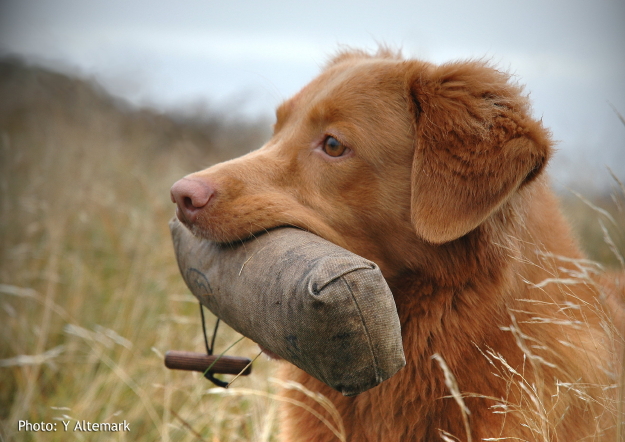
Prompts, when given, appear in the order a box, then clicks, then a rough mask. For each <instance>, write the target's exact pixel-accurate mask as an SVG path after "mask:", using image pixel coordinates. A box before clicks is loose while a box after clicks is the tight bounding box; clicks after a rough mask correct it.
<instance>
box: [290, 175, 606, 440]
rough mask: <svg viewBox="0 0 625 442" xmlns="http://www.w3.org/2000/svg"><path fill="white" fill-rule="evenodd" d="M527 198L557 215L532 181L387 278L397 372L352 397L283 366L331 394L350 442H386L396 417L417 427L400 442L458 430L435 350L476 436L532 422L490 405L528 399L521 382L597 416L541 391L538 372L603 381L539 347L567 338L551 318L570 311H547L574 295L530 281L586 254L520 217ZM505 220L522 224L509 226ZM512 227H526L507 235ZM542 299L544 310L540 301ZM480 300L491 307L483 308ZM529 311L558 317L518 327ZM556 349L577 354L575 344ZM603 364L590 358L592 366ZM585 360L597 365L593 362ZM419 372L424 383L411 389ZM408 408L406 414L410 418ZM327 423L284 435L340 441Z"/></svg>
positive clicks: (594, 323)
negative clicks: (478, 222)
mask: <svg viewBox="0 0 625 442" xmlns="http://www.w3.org/2000/svg"><path fill="white" fill-rule="evenodd" d="M543 179H544V178H541V179H540V180H537V182H538V181H542V180H543ZM526 198H532V199H534V200H536V199H539V200H542V201H543V202H544V203H545V204H542V205H541V207H543V208H544V207H551V210H552V211H553V212H554V213H553V214H551V215H553V216H555V217H560V216H561V215H560V214H559V210H558V208H557V203H556V201H555V197H554V196H553V195H552V194H551V192H550V191H549V190H548V187H547V186H546V185H545V183H544V182H543V183H532V184H531V185H528V186H526V188H524V189H521V191H520V192H519V193H518V194H517V195H515V196H514V197H513V198H512V199H511V200H510V201H509V202H508V203H506V205H505V206H504V207H503V208H502V210H500V211H499V212H498V213H497V214H495V215H494V216H493V217H492V218H491V219H490V220H488V221H487V222H486V223H485V224H484V225H482V226H480V227H479V228H478V229H476V230H475V231H473V232H471V233H469V234H468V235H466V236H465V237H463V238H460V239H458V240H457V241H454V242H453V243H449V244H445V245H440V246H432V245H426V246H425V247H428V248H431V249H430V250H428V252H429V254H428V255H426V256H429V257H430V258H431V257H434V258H432V259H430V260H429V261H428V267H427V270H426V269H425V268H424V267H417V266H415V267H414V268H409V267H406V268H404V270H402V271H400V272H397V273H396V275H395V276H393V277H391V278H389V281H388V282H389V286H390V287H391V290H392V291H393V293H394V296H395V300H396V304H397V309H398V314H399V317H400V321H401V324H402V336H403V341H404V349H405V352H406V360H407V361H409V364H408V365H407V366H406V367H405V368H404V369H402V370H401V371H400V372H399V373H398V374H397V375H395V376H394V377H392V378H391V379H389V380H387V381H385V382H384V383H383V384H381V385H380V386H378V387H376V388H375V389H373V390H370V391H368V392H366V393H364V394H362V395H360V396H358V397H356V398H344V397H341V396H340V394H338V393H336V392H335V391H333V390H331V389H329V388H328V387H327V386H325V385H323V384H321V383H319V382H318V381H316V380H315V379H313V378H310V377H309V376H308V375H306V374H305V373H303V372H301V371H299V370H298V369H295V368H290V369H289V368H286V367H285V369H286V370H287V371H289V374H288V376H289V377H290V378H291V379H296V380H297V381H298V382H301V383H302V384H303V385H305V386H308V387H309V388H310V389H311V390H313V391H320V392H321V393H322V394H324V395H326V396H328V397H329V398H331V399H332V401H333V403H334V404H335V405H336V406H337V408H338V410H339V412H340V414H341V416H342V419H343V421H344V423H345V426H346V430H347V434H351V435H352V437H351V439H350V440H352V441H360V440H372V441H373V440H385V441H389V442H392V441H390V439H388V437H387V435H388V434H397V431H394V432H393V431H390V428H392V427H393V421H394V420H395V419H399V420H401V421H402V422H404V423H405V422H406V421H410V422H412V423H413V425H412V426H410V427H407V428H405V434H404V435H402V438H401V439H397V442H399V440H421V441H426V440H427V441H429V440H439V439H440V433H439V430H438V429H439V428H447V429H451V430H453V431H452V432H453V434H455V435H456V436H458V437H461V438H462V437H464V435H465V428H464V424H463V416H462V412H461V409H460V407H459V406H458V404H457V403H456V402H455V400H454V399H452V398H451V397H450V391H449V388H448V386H447V385H446V384H445V376H444V374H443V371H442V369H441V367H440V366H439V364H438V362H437V361H435V360H433V358H432V357H433V356H434V355H435V354H439V355H440V356H441V357H442V358H443V359H444V361H445V362H446V364H447V366H448V367H449V370H450V371H451V373H453V375H454V376H455V378H456V381H457V384H458V389H459V391H461V392H462V393H466V394H468V396H467V397H465V398H464V402H465V403H466V405H467V406H468V407H469V409H470V410H471V413H472V414H471V415H470V416H468V420H469V421H470V424H471V432H472V436H473V440H481V438H482V437H493V435H492V434H491V433H486V429H492V428H494V427H495V428H496V427H501V429H502V430H501V435H502V437H503V436H505V435H506V434H510V432H509V429H514V434H519V431H523V430H519V428H522V426H523V425H524V424H526V423H527V422H526V421H525V420H524V419H525V418H526V416H523V415H522V414H521V413H517V414H515V413H510V414H507V413H503V414H497V413H494V411H497V410H496V409H493V408H492V407H493V406H497V404H498V403H502V402H504V401H505V400H508V401H509V402H510V403H511V404H515V403H519V402H522V401H524V400H527V398H525V399H524V398H523V397H524V395H525V394H526V393H524V392H523V391H521V390H522V389H519V383H523V385H525V386H526V387H528V388H537V389H538V390H540V389H541V388H542V390H540V391H538V390H537V392H536V395H537V397H538V400H541V401H544V402H543V403H544V404H546V405H549V404H550V406H552V407H553V408H552V410H551V412H554V413H555V412H560V413H561V414H562V415H564V414H565V413H564V410H568V412H567V413H566V419H567V420H569V419H572V420H575V419H580V420H581V421H584V420H587V419H590V416H592V415H593V414H592V411H591V412H590V413H589V410H590V409H592V408H593V406H594V405H592V404H591V405H589V404H587V403H585V402H584V401H582V400H581V399H578V398H576V397H573V396H572V395H571V397H567V399H564V400H560V399H553V397H556V396H557V392H556V391H555V390H553V386H552V387H541V386H542V385H543V383H542V380H543V379H548V380H552V379H559V380H561V381H562V382H564V383H566V382H571V383H574V382H575V381H576V380H577V379H580V378H582V377H583V378H584V379H586V380H588V379H595V380H596V381H597V385H599V384H600V383H601V382H605V380H603V379H601V378H602V376H603V375H604V373H601V372H600V370H596V373H588V372H583V368H581V366H580V367H570V366H568V365H570V364H567V363H566V361H570V360H575V359H574V358H575V357H579V355H574V356H571V355H568V356H565V355H563V354H561V353H560V354H552V353H551V352H550V351H549V350H548V349H546V348H542V346H543V344H548V343H550V342H555V341H558V340H567V339H570V338H571V336H570V334H571V331H570V330H568V329H567V328H566V327H563V326H561V325H558V323H557V321H558V320H560V321H562V320H570V319H571V316H567V315H566V314H562V315H559V316H558V315H557V314H556V317H554V314H553V310H555V309H554V307H553V304H558V303H560V304H563V305H564V304H565V303H566V302H569V301H570V297H567V294H566V293H564V292H563V290H562V287H560V286H559V285H558V284H550V285H547V286H545V287H544V288H541V289H537V288H536V285H539V284H540V283H541V282H542V281H544V280H546V279H547V278H558V277H562V274H561V272H565V273H566V268H568V269H571V268H573V267H575V264H571V263H570V262H568V261H562V262H560V261H558V259H559V258H558V257H566V258H568V259H573V260H575V259H579V258H581V257H582V256H581V254H580V252H579V251H578V248H577V246H576V245H575V244H574V243H573V242H572V241H571V240H570V233H569V232H566V231H554V229H551V228H544V225H545V224H544V222H539V221H540V220H538V219H536V217H538V216H543V215H542V214H540V213H531V212H529V213H524V212H522V211H521V210H520V209H519V208H520V207H528V205H527V204H524V202H523V200H524V199H526ZM510 217H517V219H516V220H515V221H514V222H509V221H510ZM556 225H559V226H562V225H563V224H562V223H557V224H556ZM511 226H523V228H522V230H520V231H513V230H511V229H512V227H511ZM541 226H542V227H541ZM494 232H499V233H498V237H496V238H495V237H493V235H495V233H494ZM501 232H504V234H502V233H501ZM489 235H490V236H489ZM567 238H568V239H567ZM556 245H557V247H556ZM432 252H436V253H432ZM511 256H512V257H513V259H510V257H511ZM545 257H547V258H546V259H547V260H551V263H550V264H548V265H547V264H546V262H545ZM556 261H558V262H556ZM415 262H418V259H415ZM563 269H564V270H563ZM576 295H577V296H578V297H579V298H581V299H578V301H580V302H592V301H591V299H592V298H593V297H594V294H593V293H592V290H591V289H588V290H586V292H584V290H582V291H581V292H580V291H579V290H577V291H576ZM485 296H488V297H489V299H485ZM513 297H514V298H513ZM546 304H551V305H550V306H549V307H548V308H545V307H544V306H545V305H546ZM485 305H487V306H489V308H488V309H485V308H484V306H485ZM535 318H544V319H553V322H549V321H547V322H546V323H543V324H532V326H531V327H525V324H524V323H526V322H533V321H535ZM584 320H585V321H586V322H587V326H588V327H589V328H593V329H595V328H596V329H598V327H599V325H598V322H599V320H600V318H598V317H590V316H586V317H585V318H584ZM563 351H564V352H566V351H571V352H572V353H575V352H576V351H579V350H573V349H564V350H563ZM602 363H603V361H595V365H594V366H595V367H597V366H599V365H601V364H602ZM584 366H586V367H588V366H591V367H592V366H593V364H589V365H584ZM466 367H472V371H471V372H467V370H466ZM476 368H478V369H477V371H476ZM513 372H514V373H517V374H518V376H517V375H514V374H513ZM415 379H418V380H419V384H420V385H426V386H427V388H421V389H415V388H414V386H413V383H414V380H415ZM471 394H474V395H473V397H471ZM294 396H297V394H294ZM389 397H395V398H397V401H396V403H395V405H394V407H393V409H384V408H383V407H381V408H380V409H376V408H375V404H376V403H388V398H389ZM512 408H514V406H512ZM501 410H504V408H501ZM320 411H321V410H320ZM290 413H292V414H291V418H293V414H295V415H296V414H297V410H290ZM406 415H409V416H410V418H409V419H406ZM402 416H403V417H402ZM361 419H370V420H376V421H379V424H378V425H379V428H378V430H377V431H378V432H377V433H376V434H363V433H362V432H361V430H360V429H359V428H358V422H360V421H361ZM304 421H306V419H303V420H302V422H304ZM290 422H298V420H297V419H292V420H290ZM369 428H371V427H369ZM567 428H575V426H571V425H569V426H568V427H567ZM326 430H327V428H325V427H323V426H319V427H315V428H305V427H301V428H300V427H298V428H294V427H289V428H285V429H284V431H285V434H300V435H301V434H306V435H308V436H307V437H308V439H307V440H314V441H326V440H327V441H331V440H335V439H334V436H332V435H331V434H330V433H328V434H327V435H325V436H323V435H322V434H325V433H326ZM319 431H320V433H318V432H319ZM387 431H388V432H387ZM315 435H318V437H315ZM525 436H526V438H527V440H533V438H534V437H535V436H536V435H535V434H533V433H532V431H531V430H530V429H527V434H526V435H525ZM559 437H560V439H559V440H577V439H579V437H581V436H580V435H579V434H564V433H562V432H561V433H559ZM287 440H288V438H287ZM393 440H395V439H393Z"/></svg>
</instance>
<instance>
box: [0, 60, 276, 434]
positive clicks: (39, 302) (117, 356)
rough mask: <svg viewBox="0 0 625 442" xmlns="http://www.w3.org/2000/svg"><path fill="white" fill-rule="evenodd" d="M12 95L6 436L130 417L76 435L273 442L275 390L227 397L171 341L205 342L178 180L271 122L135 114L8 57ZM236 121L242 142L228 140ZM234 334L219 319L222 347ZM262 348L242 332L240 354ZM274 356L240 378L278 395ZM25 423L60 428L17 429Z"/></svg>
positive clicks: (2, 372)
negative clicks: (175, 190) (181, 259)
mask: <svg viewBox="0 0 625 442" xmlns="http://www.w3.org/2000/svg"><path fill="white" fill-rule="evenodd" d="M0 94H2V97H3V100H2V103H1V104H0V167H1V170H0V190H1V194H0V195H1V196H0V201H1V203H0V204H1V206H0V207H1V211H0V217H1V218H0V307H1V308H2V311H1V313H0V318H1V321H0V342H1V345H0V422H1V423H0V440H17V441H29V440H33V441H37V440H41V441H57V440H58V441H64V440H68V434H66V433H64V432H63V431H62V428H63V426H62V424H61V421H59V420H58V419H62V420H65V421H71V424H70V425H69V428H72V427H73V425H75V422H78V421H82V420H85V421H89V422H121V421H124V420H125V421H127V422H128V423H129V425H130V428H131V431H130V433H123V432H120V433H71V436H70V437H69V439H70V440H73V439H77V440H90V441H98V440H107V441H109V440H132V441H134V440H146V441H149V440H164V441H168V440H175V441H187V440H188V441H191V440H193V441H196V440H198V439H199V438H200V437H201V439H202V440H207V441H236V440H245V441H249V440H257V441H270V440H273V438H274V435H275V412H274V413H273V414H272V413H265V411H266V410H272V409H274V408H275V405H274V401H271V400H270V399H268V398H266V397H265V398H263V397H258V396H257V397H244V396H238V397H233V396H218V395H214V394H212V393H209V392H207V390H209V389H210V387H211V384H209V383H208V382H207V381H205V380H204V379H202V378H201V376H200V375H199V374H195V373H187V372H172V371H169V370H167V369H166V368H165V367H164V365H163V354H164V353H165V352H166V351H167V350H169V349H177V350H190V351H202V348H203V340H202V339H203V338H202V336H201V327H200V320H199V314H198V307H197V302H196V301H195V298H193V297H192V296H191V295H190V294H189V291H188V290H187V288H186V287H185V286H184V283H183V282H182V279H181V277H180V276H179V273H178V269H177V265H176V263H175V258H174V255H173V250H172V245H171V240H170V236H169V231H168V227H167V221H168V220H169V218H170V217H171V216H172V215H173V204H172V203H171V201H170V200H169V187H170V186H171V184H172V183H173V182H174V181H175V180H176V179H178V178H180V177H181V176H183V175H184V174H186V173H189V172H191V171H194V170H197V169H199V168H202V167H205V166H208V165H209V164H210V163H213V162H217V161H221V160H224V159H226V158H228V157H229V156H236V155H240V154H241V153H242V152H243V151H244V150H245V147H244V146H254V145H258V144H259V143H261V136H262V131H261V130H260V129H259V128H258V125H255V124H251V123H248V124H244V125H237V127H238V129H237V130H236V133H235V129H234V127H235V124H234V122H228V121H210V120H205V121H203V122H202V123H200V122H194V121H190V120H184V121H182V120H180V121H176V120H175V119H170V118H167V117H164V116H162V115H158V114H155V113H151V112H148V111H142V112H138V111H132V110H129V109H127V108H125V107H124V106H123V105H122V104H120V103H117V102H115V101H113V100H111V99H110V98H109V97H106V96H105V95H103V94H102V93H101V92H97V91H95V92H94V90H93V88H92V87H91V86H90V85H88V84H86V83H83V82H81V81H78V80H73V79H69V78H66V77H64V76H61V75H57V74H51V73H49V72H45V71H42V70H39V69H34V68H28V67H26V66H23V65H21V64H20V63H17V62H15V61H10V62H6V61H5V62H4V63H3V64H1V65H0ZM241 127H242V129H241ZM229 132H230V133H231V134H234V135H233V136H231V137H230V138H235V142H234V143H233V144H234V146H235V148H234V149H233V150H232V151H226V150H225V149H219V148H218V147H216V145H217V144H218V143H220V142H222V141H223V139H224V138H228V133H229ZM235 136H236V137H235ZM163 140H167V141H166V142H164V141H163ZM237 141H238V143H239V145H238V146H237ZM236 339H237V335H236V334H235V333H234V332H232V331H230V330H227V329H226V328H225V327H222V328H221V332H220V334H219V337H218V340H217V343H218V344H217V347H218V348H217V350H218V351H221V350H223V349H225V348H226V347H227V346H228V345H229V344H230V343H232V342H234V341H235V340H236ZM246 341H247V342H246ZM257 352H258V350H257V347H256V346H255V345H253V344H251V343H250V341H248V340H244V341H243V342H242V343H241V344H239V345H238V346H237V347H236V348H234V349H233V350H232V353H231V354H238V355H243V356H248V357H253V356H255V355H256V354H257ZM261 359H263V358H261ZM261 359H259V360H258V361H257V362H256V363H255V364H254V374H253V375H252V377H251V378H249V379H248V378H244V377H241V378H239V379H238V380H237V381H236V384H235V386H237V387H241V388H251V387H253V388H255V389H257V390H259V391H266V392H267V393H268V394H271V393H272V392H273V391H274V390H275V387H273V386H272V385H270V384H269V383H268V381H267V378H268V377H269V375H270V371H271V369H270V368H269V367H270V365H271V364H269V363H268V362H263V361H262V360H261ZM272 407H273V408H272ZM18 420H28V421H29V422H31V423H39V422H42V421H43V422H46V423H47V422H52V423H53V422H57V423H58V426H57V427H58V428H59V430H58V431H57V432H53V433H45V432H17V429H18Z"/></svg>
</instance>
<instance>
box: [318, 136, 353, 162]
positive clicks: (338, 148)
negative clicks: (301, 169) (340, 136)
mask: <svg viewBox="0 0 625 442" xmlns="http://www.w3.org/2000/svg"><path fill="white" fill-rule="evenodd" d="M346 150H347V148H346V147H345V146H343V144H342V143H341V142H340V141H339V140H337V139H336V138H334V137H327V138H326V139H325V141H324V142H323V151H324V152H325V153H327V154H328V155H330V156H331V157H340V156H341V155H343V154H344V153H345V151H346Z"/></svg>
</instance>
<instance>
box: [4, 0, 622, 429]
mask: <svg viewBox="0 0 625 442" xmlns="http://www.w3.org/2000/svg"><path fill="white" fill-rule="evenodd" d="M624 19H625V3H624V2H622V1H621V0H598V1H594V2H588V1H583V0H567V1H563V0H541V1H538V0H527V1H524V2H501V1H494V0H493V1H490V0H475V1H473V2H464V1H461V0H455V1H437V2H425V1H386V2H378V1H363V0H361V1H358V2H355V1H343V2H330V1H324V0H320V1H317V2H307V3H298V2H286V1H278V0H274V1H265V2H241V1H232V2H214V1H200V0H183V1H176V2H174V1H170V0H151V1H143V0H134V1H132V2H129V1H125V0H108V1H106V2H105V1H100V0H93V1H88V2H85V1H82V0H44V1H35V0H2V1H0V440H2V441H3V440H42V441H49V440H67V435H64V434H63V432H62V431H60V429H61V428H62V425H61V424H60V420H65V421H71V422H72V424H71V425H70V427H71V426H73V425H74V423H75V422H77V421H82V420H87V421H90V422H116V421H123V420H126V421H128V422H129V423H130V426H131V433H128V434H126V433H113V434H112V433H100V434H98V433H93V434H81V433H75V434H74V433H72V435H71V437H72V438H76V439H78V440H83V439H84V440H100V439H102V440H177V441H178V440H181V441H182V440H198V439H201V440H210V441H236V440H244V441H249V440H254V441H270V440H275V434H276V430H277V425H276V401H275V400H274V397H273V396H272V395H273V394H274V392H275V390H276V387H275V385H274V384H273V383H272V382H271V381H270V378H271V375H272V372H273V370H274V369H275V366H276V364H275V363H271V362H269V361H266V360H264V359H263V358H260V359H259V360H258V361H257V362H255V366H254V374H253V375H252V376H251V377H250V378H247V379H244V378H240V379H239V380H237V381H236V382H237V383H236V385H235V387H238V388H239V390H237V388H234V389H232V390H230V393H228V394H225V393H223V392H218V391H216V390H213V389H211V388H210V385H209V384H208V383H207V382H206V381H204V380H203V379H202V378H201V377H200V376H199V375H195V374H190V373H174V372H170V371H167V370H166V369H165V368H164V367H163V365H162V355H163V353H164V352H165V351H167V350H168V349H178V350H192V351H202V346H203V341H202V339H203V338H202V337H201V328H200V323H199V315H198V314H197V305H196V303H195V301H194V298H193V297H192V296H191V295H190V294H189V292H188V290H187V289H186V287H185V286H184V284H183V282H182V280H181V278H180V277H179V275H178V269H177V267H176V264H175V261H174V257H173V253H172V249H171V245H170V239H169V232H168V229H167V220H168V219H169V218H170V217H171V216H172V215H173V205H172V204H171V202H170V201H169V187H170V186H171V184H172V183H173V182H174V181H175V180H177V179H178V178H180V177H181V176H183V175H185V174H187V173H189V172H192V171H195V170H198V169H201V168H204V167H207V166H209V165H211V164H213V163H215V162H219V161H223V160H225V159H229V158H232V157H235V156H239V155H241V154H243V153H246V152H248V151H249V150H252V149H255V148H257V147H259V146H260V145H262V144H263V142H264V141H265V140H266V139H267V138H268V137H269V134H270V125H271V124H272V122H273V118H274V117H273V111H274V109H275V107H276V105H277V104H279V103H280V102H281V101H282V100H284V99H285V98H287V97H289V96H290V95H292V94H293V93H295V92H296V91H297V90H299V89H300V88H301V87H302V86H303V85H305V84H306V83H307V82H308V81H310V80H311V79H312V78H313V77H314V76H316V75H317V73H318V72H319V70H320V68H321V66H323V64H324V63H325V62H326V60H327V59H328V58H329V57H330V56H331V55H332V54H333V53H334V52H335V51H336V50H337V49H340V48H341V47H343V46H345V45H346V46H353V47H358V48H365V49H371V50H375V49H376V47H377V45H378V43H384V44H387V45H389V46H391V47H393V48H398V49H399V48H401V49H402V51H403V53H404V55H405V56H409V57H418V58H422V59H425V60H428V61H431V62H434V63H443V62H445V61H449V60H455V59H467V58H485V59H487V60H490V61H491V62H492V63H493V64H494V65H496V66H498V67H499V68H500V69H502V70H507V71H509V72H511V73H513V74H514V75H515V78H516V79H517V80H518V81H519V82H520V83H521V84H524V85H526V92H528V93H530V97H531V100H532V102H533V112H534V115H535V116H536V117H537V118H542V120H543V123H544V124H545V126H547V127H549V128H551V130H552V132H553V137H554V139H556V140H558V145H557V147H558V153H557V155H556V156H555V157H554V158H553V160H552V162H551V165H550V173H551V175H552V177H553V184H554V187H555V188H556V190H557V191H558V193H559V194H560V195H561V198H562V203H563V206H564V208H565V211H566V213H567V214H568V216H569V217H570V219H571V221H572V223H573V226H574V229H575V231H576V232H577V233H578V234H579V236H580V238H581V239H580V241H581V244H582V246H583V247H584V249H585V250H586V251H587V253H588V254H589V256H590V257H591V258H592V259H595V260H597V261H599V262H600V263H602V264H603V265H604V266H605V267H607V268H617V267H619V266H621V265H622V263H620V262H619V257H618V253H615V252H618V251H620V253H622V251H623V250H624V249H625V237H624V235H623V226H624V225H625V224H624V220H625V216H624V215H623V193H624V191H623V187H622V185H621V184H620V182H621V183H622V182H623V181H624V180H625V121H623V119H622V116H621V115H623V114H624V113H625V85H624V82H623V73H624V72H625V26H623V23H624ZM619 181H620V182H619ZM210 321H212V319H211V320H209V322H210ZM237 339H238V337H237V336H236V334H235V333H234V332H232V331H230V330H225V331H224V332H223V333H221V334H220V338H219V340H218V350H219V347H220V346H221V349H222V350H223V349H225V348H226V347H227V346H228V345H230V344H232V343H233V342H235V341H236V340H237ZM230 353H231V354H238V355H244V356H248V357H254V356H255V355H256V353H257V349H256V347H255V346H254V345H253V344H251V343H250V342H249V341H247V340H243V341H242V342H241V343H239V344H237V345H236V346H235V348H234V349H233V350H231V351H230ZM243 388H247V389H251V390H253V391H254V393H250V392H249V391H247V392H244V391H243V390H241V389H243ZM20 419H22V420H26V419H28V420H29V421H30V422H41V421H43V422H59V425H58V426H59V431H58V432H56V433H44V432H29V433H26V432H18V431H17V429H18V427H17V422H18V420H20ZM59 419H60V420H59ZM81 438H82V439H81Z"/></svg>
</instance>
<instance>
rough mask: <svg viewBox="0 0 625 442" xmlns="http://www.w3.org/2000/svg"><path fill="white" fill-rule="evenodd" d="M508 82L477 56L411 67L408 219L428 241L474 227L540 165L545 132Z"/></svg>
mask: <svg viewBox="0 0 625 442" xmlns="http://www.w3.org/2000/svg"><path fill="white" fill-rule="evenodd" d="M509 80H510V78H509V75H507V74H505V73H502V72H499V71H497V70H495V69H493V68H491V67H489V66H488V65H487V64H485V63H482V62H477V61H471V62H459V63H450V64H445V65H441V66H432V65H423V64H420V65H416V64H415V65H414V68H413V71H412V72H411V74H410V79H409V83H410V90H411V96H412V100H413V101H412V103H413V105H414V112H415V116H416V118H415V136H416V143H415V153H414V160H413V164H412V183H411V184H412V200H411V216H412V222H413V224H414V226H415V229H416V231H417V234H418V235H420V236H421V237H422V238H423V239H425V240H426V241H429V242H431V243H435V244H441V243H445V242H449V241H452V240H454V239H457V238H459V237H461V236H463V235H465V234H466V233H468V232H470V231H472V230H473V229H475V228H476V227H477V226H479V225H480V224H481V223H482V222H484V221H485V220H486V219H487V218H488V217H489V216H490V215H491V214H493V213H494V212H495V211H497V209H498V208H500V207H501V205H502V204H504V203H505V202H506V201H507V200H508V198H510V196H511V195H512V194H513V193H514V192H515V191H516V190H517V189H518V188H519V187H521V186H523V185H524V184H526V183H528V182H529V181H531V180H532V179H533V178H535V177H536V176H537V175H538V173H539V172H540V171H541V170H542V168H543V166H544V165H545V164H546V162H547V159H548V157H549V154H550V151H551V141H550V135H549V133H548V131H546V130H545V129H544V128H543V127H542V124H541V123H540V122H538V121H536V120H533V119H532V118H531V116H530V109H529V104H528V100H527V98H526V97H525V96H523V95H522V94H521V92H522V88H521V87H519V86H517V85H515V84H511V83H510V81H509Z"/></svg>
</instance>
